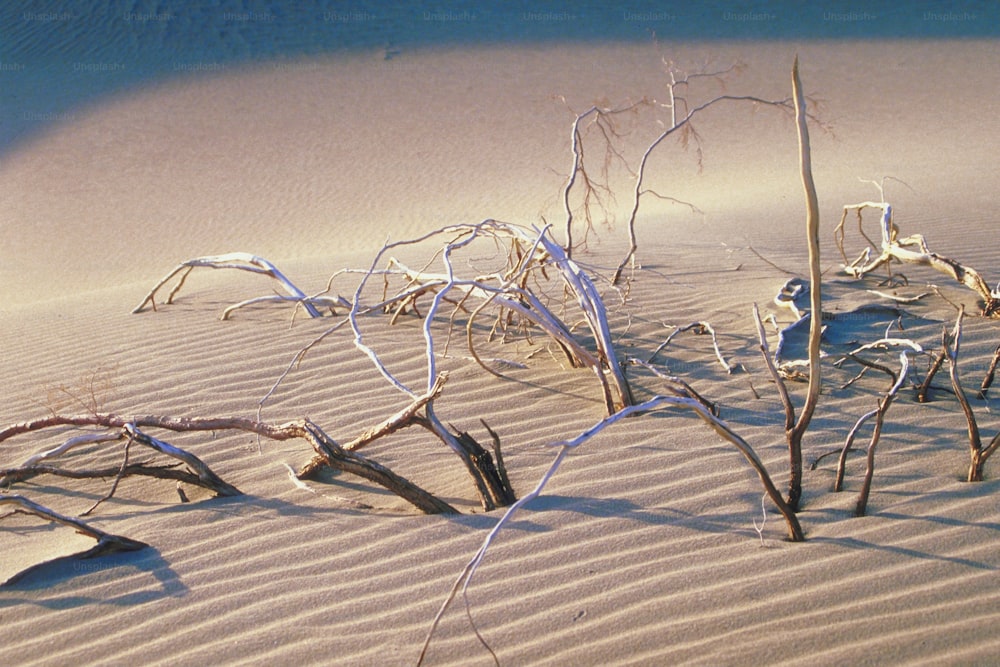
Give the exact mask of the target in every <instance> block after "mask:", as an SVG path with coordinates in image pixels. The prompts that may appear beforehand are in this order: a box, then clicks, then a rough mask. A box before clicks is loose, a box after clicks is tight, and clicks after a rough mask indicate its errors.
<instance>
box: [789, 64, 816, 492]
mask: <svg viewBox="0 0 1000 667" xmlns="http://www.w3.org/2000/svg"><path fill="white" fill-rule="evenodd" d="M792 94H793V96H794V97H795V123H796V126H797V127H798V134H799V172H800V173H801V175H802V187H803V188H804V190H805V194H806V238H807V242H808V244H809V286H810V287H809V307H810V310H809V313H810V314H809V390H808V394H807V396H806V403H805V405H804V406H802V412H801V413H800V414H799V419H798V421H796V422H795V426H793V427H792V429H791V431H789V432H788V434H787V435H788V452H789V461H790V464H791V477H790V480H789V485H788V504H789V505H790V506H791V507H792V508H793V509H798V507H799V499H800V498H801V497H802V436H803V435H804V434H805V432H806V429H808V428H809V422H810V420H811V419H812V415H813V412H814V411H815V410H816V404H817V403H818V402H819V393H820V386H821V382H822V380H821V377H820V349H819V342H820V336H821V334H822V327H823V309H822V295H821V284H820V283H821V281H822V276H821V275H820V266H819V201H818V198H817V197H816V184H815V183H814V182H813V176H812V158H811V156H810V153H809V128H808V127H807V125H806V102H805V95H804V94H803V92H802V81H801V80H800V79H799V58H798V56H796V57H795V62H794V64H793V65H792Z"/></svg>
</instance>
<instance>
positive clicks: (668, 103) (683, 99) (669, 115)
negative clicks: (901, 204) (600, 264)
mask: <svg viewBox="0 0 1000 667" xmlns="http://www.w3.org/2000/svg"><path fill="white" fill-rule="evenodd" d="M664 67H665V69H666V74H667V77H668V82H667V85H666V93H665V98H664V99H662V100H658V99H643V100H640V101H638V102H634V103H631V104H627V105H624V106H621V107H602V106H592V107H590V108H589V109H587V110H586V111H583V112H582V113H577V114H576V115H575V117H574V120H573V124H572V132H571V140H572V143H571V145H572V153H573V160H572V166H571V168H570V171H569V175H568V176H567V178H566V183H565V185H564V186H563V192H562V201H563V208H564V210H565V215H566V220H565V236H566V242H565V243H564V245H563V248H564V249H565V250H566V253H567V255H568V256H572V252H573V249H574V224H575V222H576V220H577V216H576V215H575V213H574V209H573V206H572V205H571V202H570V200H571V194H572V193H573V192H574V191H576V190H580V191H582V200H583V204H582V206H583V215H584V218H585V220H586V221H587V228H588V230H589V228H590V227H591V225H592V219H593V213H592V211H591V210H590V209H591V206H592V205H593V204H596V205H598V206H600V207H602V208H605V210H606V204H605V202H604V200H605V199H607V198H608V197H601V196H600V194H599V193H600V192H602V191H606V190H607V187H606V186H605V185H604V184H603V183H601V182H600V181H599V180H598V179H596V178H592V177H591V175H590V174H589V173H588V172H587V167H586V164H585V159H584V158H585V154H584V147H585V143H586V142H585V140H584V132H585V130H587V129H589V128H597V131H598V133H599V134H600V136H601V137H602V138H603V140H604V141H605V143H606V149H605V158H604V165H603V166H604V170H605V172H606V171H607V169H608V166H609V162H610V160H611V159H612V158H615V159H617V160H619V161H621V162H622V163H625V162H626V160H625V157H624V155H623V154H622V150H621V149H620V148H618V147H617V146H615V145H613V143H614V142H615V140H616V139H617V138H618V136H619V135H618V132H617V131H616V121H615V119H616V118H617V117H619V116H622V115H623V114H635V113H639V112H640V111H641V110H643V109H653V110H665V116H664V117H662V118H659V119H658V122H659V123H661V124H662V125H663V126H664V127H665V129H664V130H663V131H662V132H660V134H659V135H658V136H657V137H656V138H655V139H653V141H651V142H650V143H649V144H648V145H647V146H646V148H645V150H644V151H643V153H642V155H641V156H640V157H639V163H638V166H637V168H636V169H635V170H634V172H631V173H632V178H633V179H634V186H633V188H632V192H631V205H630V207H629V215H628V220H627V223H626V226H627V229H628V236H629V250H628V252H627V253H626V255H625V257H624V258H623V259H622V260H621V262H619V264H618V266H617V268H616V269H615V272H614V274H613V276H612V284H617V283H618V282H619V281H620V280H621V276H622V273H623V272H624V270H625V268H626V267H627V266H628V265H629V264H632V265H633V268H634V265H635V255H636V252H637V250H638V247H639V244H638V239H637V237H636V230H635V226H636V220H637V218H638V214H639V206H640V203H641V201H642V200H643V199H644V198H646V197H647V196H652V197H655V198H657V199H660V200H667V201H671V202H674V203H678V204H682V205H684V206H686V207H687V208H689V209H691V210H693V211H696V212H697V211H698V209H697V207H696V206H694V205H693V204H691V203H689V202H684V201H680V200H678V199H675V198H673V197H669V196H665V195H663V194H661V193H659V192H657V191H656V190H654V189H653V188H652V187H650V186H649V184H648V182H647V173H646V167H647V164H648V162H649V158H650V157H651V156H652V154H653V153H654V152H655V151H656V149H657V148H658V147H659V146H660V145H661V144H663V143H664V142H665V141H666V140H667V139H668V138H670V137H674V136H676V137H679V138H680V140H681V143H682V144H683V145H684V146H685V147H686V146H688V145H689V143H691V142H693V143H694V144H695V146H696V150H697V153H698V162H699V165H700V164H701V148H700V147H699V146H698V143H699V141H700V137H699V135H698V132H697V131H696V130H695V129H694V124H693V121H694V119H695V117H696V116H698V115H699V114H700V113H701V112H703V111H705V110H707V109H708V108H709V107H714V106H716V105H718V104H721V103H723V102H735V103H740V104H750V105H751V106H754V107H759V106H766V107H773V108H777V109H779V110H783V111H787V112H789V113H791V112H793V110H794V108H795V106H794V101H793V99H792V98H786V99H781V100H768V99H763V98H760V97H755V96H752V95H728V94H723V95H716V96H714V97H711V98H710V99H708V100H706V101H704V102H701V103H700V104H695V103H693V102H692V101H691V100H690V99H689V97H690V91H691V88H692V86H693V85H694V84H696V83H697V82H700V81H708V82H716V83H719V84H724V83H725V80H726V78H727V77H728V75H730V74H733V73H738V72H739V71H740V70H741V69H742V67H741V66H739V65H734V66H731V67H728V68H725V69H720V70H714V71H701V72H685V71H682V70H681V69H679V68H678V67H676V66H675V65H674V64H673V63H670V62H667V61H664ZM803 102H804V97H803ZM810 118H811V119H812V120H815V118H814V117H812V116H811V115H810ZM626 168H627V165H626Z"/></svg>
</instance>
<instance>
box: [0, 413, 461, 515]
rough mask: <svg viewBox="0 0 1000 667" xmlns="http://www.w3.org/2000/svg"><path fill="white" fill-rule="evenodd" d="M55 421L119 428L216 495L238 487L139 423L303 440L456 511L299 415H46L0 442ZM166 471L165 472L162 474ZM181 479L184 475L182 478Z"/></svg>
mask: <svg viewBox="0 0 1000 667" xmlns="http://www.w3.org/2000/svg"><path fill="white" fill-rule="evenodd" d="M55 426H104V427H108V428H114V427H117V428H121V429H122V431H123V433H125V434H126V435H127V436H128V437H132V438H134V439H135V441H136V442H139V443H141V444H143V445H145V446H148V447H151V448H153V449H155V450H157V451H159V452H161V453H163V454H166V455H168V456H171V457H173V458H176V459H178V460H180V461H183V462H184V464H185V465H187V466H188V467H189V468H191V470H192V471H193V473H192V474H193V476H194V477H195V478H196V479H197V480H198V482H197V484H198V485H200V486H203V487H206V488H210V489H211V490H213V491H215V492H216V493H217V494H219V495H229V496H231V495H238V494H240V491H239V489H236V487H234V486H232V485H230V484H228V483H227V482H225V481H224V480H222V479H221V478H219V477H218V476H217V475H215V473H214V472H212V471H211V470H210V469H209V468H208V466H206V465H205V464H204V463H203V462H201V461H200V459H198V458H197V457H195V456H194V455H192V454H190V453H188V452H185V451H183V450H180V449H177V448H176V447H173V446H172V445H169V444H167V443H165V442H163V441H162V440H158V439H156V438H153V437H150V436H148V435H146V434H145V433H143V432H141V431H140V430H139V427H140V426H142V427H146V428H154V427H155V428H162V429H165V430H170V431H218V430H238V431H246V432H250V433H255V434H257V435H260V436H262V437H266V438H269V439H272V440H291V439H295V438H300V439H304V440H306V441H307V442H308V443H309V444H310V445H311V446H312V447H313V449H315V450H316V452H317V454H319V455H321V456H323V457H324V458H325V459H326V463H327V465H329V466H331V467H333V468H335V469H337V470H343V471H345V472H349V473H351V474H354V475H358V476H359V477H363V478H364V479H368V480H369V481H373V482H375V483H377V484H379V485H381V486H384V487H385V488H387V489H389V490H390V491H392V492H394V493H396V494H397V495H399V496H400V497H402V498H404V499H405V500H407V501H408V502H410V503H411V504H413V505H414V506H416V507H417V508H418V509H420V510H421V511H423V512H427V513H442V512H446V513H457V510H455V509H454V508H453V507H451V506H450V505H448V504H447V503H445V502H443V501H441V500H439V499H437V498H435V497H434V496H433V495H431V494H430V493H428V492H427V491H424V490H423V489H421V488H420V487H418V486H416V485H415V484H413V483H412V482H410V481H408V480H406V479H405V478H403V477H400V476H399V475H396V474H395V473H393V472H392V471H391V470H389V469H388V468H386V467H385V466H382V465H381V464H378V463H376V462H374V461H371V460H369V459H366V458H364V457H362V456H360V455H358V454H354V453H352V452H346V451H344V450H343V448H341V447H340V446H339V445H337V444H336V443H335V442H334V441H333V439H331V438H330V437H329V436H327V435H326V434H325V433H323V431H322V430H321V429H320V428H319V427H318V426H316V425H315V424H313V423H312V422H310V421H309V420H307V419H306V420H299V421H294V422H288V423H286V424H269V423H265V422H258V421H254V420H251V419H246V418H242V417H224V418H194V419H191V418H177V417H168V416H161V415H146V416H139V417H132V418H125V417H122V416H120V415H115V414H110V413H104V414H101V413H92V414H87V415H52V416H49V417H45V418H43V419H38V420H34V421H29V422H21V423H19V424H13V425H11V426H8V427H7V428H4V429H2V430H0V442H2V441H4V440H6V439H8V438H10V437H13V436H15V435H20V434H24V433H31V432H36V431H40V430H43V429H46V428H51V427H55ZM164 476H166V475H164ZM185 481H186V480H185Z"/></svg>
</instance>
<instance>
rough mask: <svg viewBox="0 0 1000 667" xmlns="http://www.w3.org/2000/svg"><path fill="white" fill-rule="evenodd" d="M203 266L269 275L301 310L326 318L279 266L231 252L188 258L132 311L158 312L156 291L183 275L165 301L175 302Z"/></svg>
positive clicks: (261, 259)
mask: <svg viewBox="0 0 1000 667" xmlns="http://www.w3.org/2000/svg"><path fill="white" fill-rule="evenodd" d="M202 267H203V268H209V269H237V270H240V271H249V272H250V273H258V274H261V275H265V276H268V277H269V278H273V279H274V280H275V281H277V282H278V284H279V285H281V287H282V288H283V289H284V290H285V291H286V292H287V293H288V294H289V295H290V297H291V298H292V300H294V301H297V302H298V303H301V304H302V307H303V308H305V309H306V312H307V313H309V315H310V317H322V316H323V315H322V313H320V312H319V310H318V309H317V308H316V305H315V304H314V303H313V300H312V298H311V297H309V296H307V295H306V294H305V292H303V291H302V290H300V289H299V288H298V287H296V286H295V284H294V283H292V281H290V280H289V279H288V278H287V277H285V274H283V273H282V272H281V271H279V270H278V267H276V266H275V265H274V264H272V263H271V262H269V261H267V260H266V259H264V258H263V257H258V256H257V255H253V254H251V253H248V252H231V253H226V254H224V255H212V256H208V257H196V258H194V259H189V260H187V261H185V262H181V263H180V264H178V265H177V266H176V267H174V269H173V270H172V271H171V272H170V273H168V274H167V275H166V276H164V277H163V278H162V279H160V281H159V282H158V283H156V285H154V286H153V289H151V290H149V292H148V293H147V294H146V296H145V297H143V299H142V301H141V302H140V303H139V305H138V306H136V307H135V308H133V309H132V312H133V313H139V312H142V311H143V310H144V309H145V308H146V306H147V304H148V305H149V306H150V307H151V308H152V309H153V310H156V293H157V291H159V289H160V288H161V287H163V286H164V285H165V284H166V283H168V282H169V281H170V279H171V278H173V277H174V276H176V275H177V274H180V276H181V277H180V278H179V279H178V281H177V284H176V285H175V286H174V288H173V289H172V290H171V291H170V293H169V295H168V296H167V299H166V301H165V303H168V304H170V303H173V300H174V296H176V295H177V292H178V291H180V288H181V286H182V285H183V284H184V281H185V280H186V279H187V277H188V275H189V274H190V273H191V271H192V270H193V269H195V268H202ZM265 298H270V297H265ZM251 302H253V301H251ZM247 303H248V302H242V303H241V304H238V305H237V306H236V307H240V306H242V305H247ZM321 303H323V305H329V304H330V301H329V300H328V299H325V298H324V300H323V301H321ZM232 310H233V308H232V307H231V308H228V309H227V310H226V312H225V313H224V316H223V319H225V318H227V317H229V314H230V313H231V312H232Z"/></svg>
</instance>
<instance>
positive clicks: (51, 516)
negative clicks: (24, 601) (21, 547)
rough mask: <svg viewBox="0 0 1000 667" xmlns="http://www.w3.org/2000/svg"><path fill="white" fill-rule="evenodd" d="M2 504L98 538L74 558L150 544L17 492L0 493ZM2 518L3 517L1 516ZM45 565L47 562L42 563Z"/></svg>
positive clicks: (21, 574) (12, 580) (17, 577)
mask: <svg viewBox="0 0 1000 667" xmlns="http://www.w3.org/2000/svg"><path fill="white" fill-rule="evenodd" d="M0 505H14V507H15V508H16V509H15V511H17V512H23V513H25V514H33V515H35V516H37V517H40V518H42V519H45V520H46V521H52V522H54V523H59V524H62V525H64V526H69V527H70V528H72V529H73V530H75V531H76V532H78V533H80V534H81V535H86V536H87V537H92V538H93V539H95V540H97V544H96V545H94V546H93V547H92V548H91V549H88V550H87V551H84V552H82V553H79V554H75V555H74V556H72V557H73V558H96V557H98V556H104V555H108V554H113V553H118V552H122V551H139V550H141V549H145V548H147V547H148V546H149V545H148V544H146V543H145V542H140V541H139V540H133V539H132V538H129V537H123V536H121V535H112V534H111V533H106V532H104V531H103V530H101V529H99V528H95V527H94V526H91V525H90V524H88V523H86V522H84V521H81V520H80V519H75V518H73V517H70V516H65V515H63V514H59V513H58V512H54V511H53V510H51V509H49V508H48V507H45V506H43V505H39V504H38V503H36V502H34V501H32V500H29V499H28V498H26V497H24V496H22V495H19V494H15V493H0ZM0 518H2V517H0ZM47 562H48V561H47ZM41 565H45V563H41ZM36 567H38V566H37V565H36V566H32V567H29V568H27V569H26V570H22V571H20V572H18V573H17V574H15V575H14V576H12V577H10V578H9V579H7V580H6V581H4V582H0V587H2V586H9V585H11V584H14V583H16V582H18V581H20V580H21V579H23V578H24V577H25V576H27V575H28V574H29V573H30V572H31V571H32V570H34V569H35V568H36Z"/></svg>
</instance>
